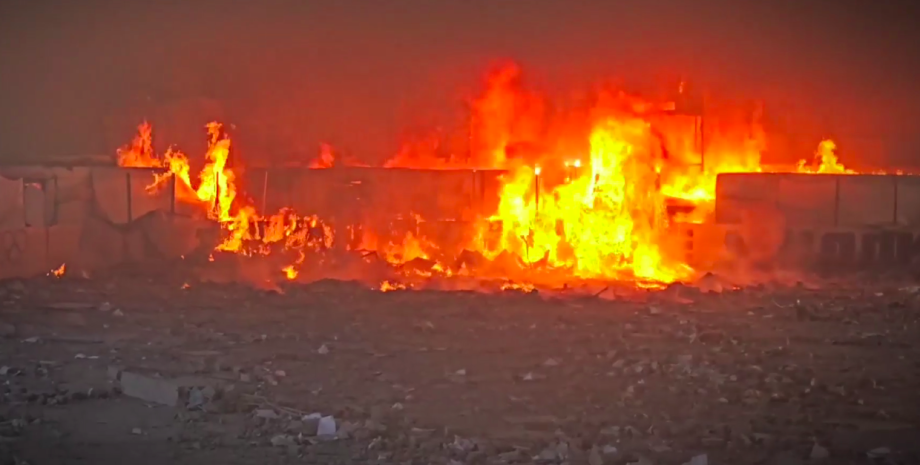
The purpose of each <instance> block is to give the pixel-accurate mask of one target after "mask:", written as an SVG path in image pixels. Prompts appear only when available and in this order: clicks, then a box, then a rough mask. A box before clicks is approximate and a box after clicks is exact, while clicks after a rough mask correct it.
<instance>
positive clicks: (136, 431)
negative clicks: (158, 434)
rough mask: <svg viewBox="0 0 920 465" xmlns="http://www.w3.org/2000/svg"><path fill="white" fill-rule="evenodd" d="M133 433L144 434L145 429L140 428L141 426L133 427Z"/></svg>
mask: <svg viewBox="0 0 920 465" xmlns="http://www.w3.org/2000/svg"><path fill="white" fill-rule="evenodd" d="M131 434H135V435H138V436H140V435H141V434H144V431H143V430H142V429H140V428H132V429H131Z"/></svg>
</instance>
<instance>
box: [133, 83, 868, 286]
mask: <svg viewBox="0 0 920 465" xmlns="http://www.w3.org/2000/svg"><path fill="white" fill-rule="evenodd" d="M675 91H676V94H675V95H674V98H673V100H667V99H664V100H662V101H652V100H646V99H642V98H639V97H636V96H633V95H629V94H627V93H625V92H622V91H619V90H611V89H603V90H601V91H599V92H597V93H596V95H594V96H593V98H592V99H588V100H586V101H585V102H581V103H578V104H576V105H574V106H573V105H569V106H563V107H559V106H558V105H553V104H552V102H550V101H549V100H548V99H547V98H546V97H544V96H542V95H540V94H538V93H535V92H532V91H530V90H527V89H526V87H525V85H524V80H523V74H522V72H521V69H520V68H519V67H518V66H516V65H508V66H504V67H501V68H498V69H497V70H495V71H494V72H492V73H489V74H488V75H487V77H486V80H485V86H484V89H483V92H482V94H481V96H480V97H479V98H477V99H474V100H473V101H472V102H470V106H469V108H470V111H471V114H470V118H469V138H468V139H469V147H468V150H467V151H465V152H464V153H461V152H458V151H457V150H452V149H450V147H449V144H447V142H446V141H444V140H441V138H440V136H428V137H423V138H420V139H416V140H413V141H411V142H407V143H406V144H405V145H403V146H402V147H401V148H400V150H399V151H398V152H397V153H396V154H395V156H394V157H393V158H391V159H390V160H388V161H386V162H385V163H384V167H387V168H415V169H455V168H464V169H497V170H504V171H505V174H504V175H502V177H501V179H500V183H501V184H500V186H499V187H498V206H497V208H496V209H495V211H490V212H479V213H477V215H475V216H474V218H472V220H471V221H469V222H467V223H464V224H468V225H469V226H468V229H470V230H469V231H466V233H467V236H468V237H467V239H466V240H465V243H464V245H463V247H464V248H465V250H466V251H472V252H475V253H477V254H479V255H481V256H483V257H485V258H486V259H488V260H490V261H492V262H493V263H499V262H501V263H504V264H507V266H505V267H504V268H502V269H501V270H500V271H497V272H496V271H495V270H492V271H491V273H493V274H494V273H498V274H502V273H504V274H505V275H504V276H501V277H502V278H505V279H514V280H515V281H516V282H518V283H516V284H512V283H507V284H504V285H502V288H504V289H521V290H525V291H527V290H532V289H533V288H534V287H533V284H532V283H530V281H532V280H536V279H537V278H538V279H539V281H540V282H541V283H550V284H552V285H559V286H561V285H563V284H566V283H567V282H568V280H572V279H598V280H630V281H634V282H635V283H636V284H637V285H638V286H641V287H644V288H657V287H660V286H661V285H662V283H670V282H674V281H678V280H684V279H688V278H690V277H692V276H693V275H694V274H695V273H696V270H693V269H692V268H691V267H690V266H689V265H688V264H687V263H686V260H685V256H684V254H683V251H682V250H681V249H680V248H679V247H675V246H674V245H675V234H674V229H673V228H672V226H673V225H674V223H675V222H676V221H681V222H698V223H699V222H704V221H707V220H708V218H709V217H710V213H711V212H712V211H713V208H714V201H715V185H716V177H717V176H718V174H720V173H728V172H759V171H762V170H763V168H762V167H761V164H760V157H761V153H762V152H763V151H764V149H765V147H766V135H765V133H764V131H763V129H762V127H761V124H760V119H761V109H760V108H755V109H746V110H744V111H743V112H738V114H726V115H721V116H722V117H720V118H715V119H710V118H707V120H706V122H705V132H704V119H703V105H702V100H701V99H702V97H701V96H700V95H701V94H699V93H694V91H693V89H692V88H690V87H689V86H688V85H687V83H685V82H681V83H680V85H679V87H678V88H677V89H675ZM559 108H564V111H562V110H559ZM550 109H553V110H554V111H550ZM207 133H208V141H209V144H208V150H207V153H206V154H205V156H204V166H203V168H202V169H201V170H200V171H199V173H198V176H197V177H196V178H194V179H193V177H192V174H191V173H192V169H191V166H190V163H189V159H188V157H187V156H186V155H184V154H183V153H182V152H180V151H179V150H176V149H173V148H170V149H169V150H168V151H167V152H166V153H165V154H163V156H162V157H156V156H155V154H154V153H153V148H152V147H153V146H152V137H153V131H152V128H151V126H150V125H149V124H147V123H143V124H142V125H141V126H140V127H139V128H138V135H137V137H136V138H135V140H134V141H133V142H132V143H131V144H130V145H128V146H126V147H124V148H123V149H121V150H119V152H118V163H119V165H120V166H138V167H141V166H143V167H156V168H161V169H163V170H164V171H165V173H164V174H159V175H156V176H155V179H154V181H153V183H152V184H151V185H150V186H148V190H150V191H151V192H155V191H157V190H158V189H161V188H163V187H164V186H167V185H168V183H167V181H168V180H169V179H170V178H174V179H175V180H176V193H177V199H178V200H179V201H181V202H184V203H188V204H192V205H199V206H200V210H201V213H202V214H203V215H204V216H205V217H206V218H208V219H210V220H213V221H215V222H217V223H219V224H220V226H221V229H222V230H223V236H222V239H221V242H220V243H219V244H218V245H217V246H216V250H218V251H222V252H230V253H238V254H244V255H265V256H267V255H270V254H273V253H276V252H279V253H281V254H282V255H283V256H284V257H285V260H286V264H284V266H279V267H278V268H276V270H278V271H280V272H281V273H279V275H283V276H284V278H286V279H288V280H295V279H298V277H299V276H302V274H301V273H300V271H301V270H302V267H303V266H304V264H305V263H307V262H309V261H308V260H307V258H308V257H309V256H311V254H312V253H314V252H317V251H320V250H326V249H329V248H331V247H332V246H333V242H334V240H335V237H334V234H333V230H332V228H331V227H330V226H329V225H328V224H326V223H325V222H324V221H323V220H322V219H321V218H319V217H317V216H315V215H310V214H309V213H310V212H295V211H293V210H292V209H289V208H288V209H283V210H282V211H280V212H277V213H275V214H268V213H267V212H259V211H257V209H256V208H255V206H254V205H252V204H251V202H250V201H248V200H247V198H246V196H244V195H240V194H241V193H240V191H239V188H238V185H237V179H238V178H239V176H240V174H241V173H240V171H239V168H236V167H233V166H232V164H231V163H229V162H230V155H231V140H230V138H229V136H228V135H227V134H226V133H224V132H223V130H222V127H221V125H220V124H219V123H210V124H209V125H208V126H207ZM703 134H705V138H704V137H703ZM704 139H705V141H704ZM835 149H836V146H835V144H834V142H833V141H830V140H825V141H822V142H821V143H820V144H819V146H818V149H817V152H816V154H815V157H814V161H813V162H811V163H806V161H805V160H802V161H801V162H800V163H799V165H798V166H794V167H789V169H788V170H787V171H790V172H802V173H853V171H852V170H849V169H846V168H845V167H844V166H843V165H842V164H841V163H840V162H839V160H838V159H837V156H836V154H835ZM336 163H337V156H336V153H335V152H334V150H333V148H332V147H331V146H329V145H326V144H323V145H321V147H320V153H319V156H318V157H317V158H316V159H315V160H312V161H310V162H309V163H308V164H306V166H308V167H309V168H312V169H324V168H332V167H334V166H336ZM345 165H349V166H355V165H360V163H358V162H356V161H354V160H350V159H347V157H346V159H345ZM676 203H679V204H680V205H682V206H684V207H686V206H689V210H690V212H689V213H686V212H685V213H680V214H678V215H676V216H672V215H669V214H668V208H669V206H670V205H673V204H676ZM414 221H415V223H416V224H417V225H418V224H423V223H424V222H425V219H424V218H421V217H419V216H418V215H415V218H414ZM257 224H259V225H261V227H256V226H255V225H257ZM354 226H362V228H361V233H360V234H361V235H360V237H359V242H360V245H359V247H358V248H357V249H356V250H358V251H372V252H374V253H376V255H377V256H378V257H380V258H381V259H383V260H384V261H386V262H388V263H389V264H392V265H397V268H398V269H399V270H401V272H403V273H404V274H406V275H412V276H414V277H422V278H425V277H430V276H435V275H437V276H442V277H457V276H461V275H462V276H477V275H479V274H485V273H486V272H485V271H482V270H480V269H475V268H471V266H473V265H469V264H467V263H463V264H461V265H450V263H454V260H453V258H454V257H451V256H450V255H449V254H450V253H453V252H450V251H449V250H448V248H447V247H445V246H444V244H442V243H439V242H438V241H437V240H436V239H433V238H430V237H426V236H425V235H424V234H423V233H421V232H419V231H410V232H406V233H402V234H400V235H394V234H392V231H387V230H383V229H379V228H378V229H374V228H373V227H371V225H354ZM353 252H354V250H353ZM420 262H425V263H427V265H425V266H420V265H419V266H409V265H410V264H413V263H415V264H416V265H417V264H418V263H420ZM493 277H494V276H493ZM405 288H406V286H405V285H403V284H399V283H396V282H391V281H382V282H381V284H380V285H379V289H380V290H381V291H384V292H386V291H388V290H394V289H405Z"/></svg>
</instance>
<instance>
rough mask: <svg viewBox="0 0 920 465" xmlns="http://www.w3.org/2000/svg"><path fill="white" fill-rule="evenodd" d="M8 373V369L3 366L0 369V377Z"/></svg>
mask: <svg viewBox="0 0 920 465" xmlns="http://www.w3.org/2000/svg"><path fill="white" fill-rule="evenodd" d="M9 372H10V367H8V366H6V365H3V366H2V367H0V376H6V375H7V374H8V373H9Z"/></svg>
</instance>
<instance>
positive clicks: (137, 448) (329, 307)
mask: <svg viewBox="0 0 920 465" xmlns="http://www.w3.org/2000/svg"><path fill="white" fill-rule="evenodd" d="M177 279H178V278H177ZM0 302H2V307H0V308H2V310H0V332H2V338H0V366H2V367H0V381H2V382H3V386H2V391H0V392H2V401H0V463H15V464H23V463H28V464H34V465H42V464H65V463H66V464H71V463H73V464H78V463H79V464H102V463H132V464H135V465H146V464H162V463H178V464H184V463H189V464H191V463H195V464H205V465H206V464H218V463H219V464H231V463H240V464H256V463H259V464H262V463H400V464H429V463H439V464H451V465H459V464H474V463H550V464H555V463H571V464H576V463H588V464H590V465H606V464H626V463H639V464H642V465H649V464H684V463H690V464H692V465H700V464H757V463H765V464H775V465H787V464H796V463H812V462H823V463H841V464H849V463H854V464H856V463H898V464H911V463H920V441H918V439H920V396H918V395H917V393H918V388H920V346H918V341H920V340H918V334H920V326H918V322H920V317H918V315H920V313H918V310H920V286H914V285H910V283H905V282H903V281H899V282H897V283H894V282H892V281H891V280H889V282H888V283H887V284H886V283H879V282H874V283H873V282H871V281H870V280H867V279H850V280H849V281H847V282H845V283H837V284H834V283H830V282H827V283H822V284H821V285H819V286H801V285H799V286H795V285H791V286H772V285H771V286H757V287H748V288H743V289H739V290H725V291H723V292H719V293H716V292H701V291H700V289H699V288H695V287H690V286H682V285H675V286H671V287H670V288H668V289H666V290H657V291H645V290H621V289H619V288H617V289H613V290H608V291H607V292H606V293H603V294H602V295H600V296H594V295H592V294H591V293H588V294H583V293H582V294H580V295H579V294H578V293H574V292H557V293H545V292H542V293H522V292H503V293H498V294H485V293H475V292H443V291H394V292H387V293H382V292H378V291H373V290H370V289H368V288H367V286H364V285H360V284H357V283H350V282H335V281H322V282H317V283H313V284H309V285H297V286H291V287H288V288H285V289H284V292H283V293H275V292H262V291H257V290H253V289H250V288H247V287H244V286H240V285H207V284H200V285H192V286H190V287H187V288H183V282H182V281H181V280H171V279H151V278H145V277H129V276H118V277H97V278H94V279H93V280H83V279H76V278H68V277H64V278H62V279H57V278H50V277H49V278H42V279H36V280H27V281H8V282H4V283H0ZM119 370H121V371H119ZM119 372H120V373H122V375H121V376H122V378H121V381H119V380H118V376H119V375H118V373H119ZM125 372H141V373H147V374H155V375H156V376H159V377H162V378H163V379H174V378H176V377H180V376H195V377H198V378H200V379H207V380H208V382H209V383H210V382H213V385H214V386H217V387H216V388H214V389H213V390H211V391H208V392H207V398H205V399H204V400H202V399H199V398H196V397H194V396H195V395H197V394H200V393H201V392H203V391H200V390H198V392H197V394H195V393H191V392H189V391H183V395H185V396H187V397H183V399H182V400H181V401H180V402H179V405H177V406H175V407H169V406H162V405H157V404H155V403H152V402H145V401H144V400H141V399H137V398H134V397H131V396H129V395H127V394H126V393H122V392H121V391H120V387H121V383H123V382H124V374H123V373H125ZM209 385H211V384H209ZM196 399H197V400H196ZM313 413H319V414H321V415H322V416H332V417H333V418H334V420H335V422H336V432H335V435H321V436H317V435H316V434H317V425H316V419H315V416H312V415H310V414H313Z"/></svg>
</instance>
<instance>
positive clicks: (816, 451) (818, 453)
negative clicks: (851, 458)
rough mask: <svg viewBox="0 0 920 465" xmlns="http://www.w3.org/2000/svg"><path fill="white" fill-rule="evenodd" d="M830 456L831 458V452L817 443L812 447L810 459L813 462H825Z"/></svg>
mask: <svg viewBox="0 0 920 465" xmlns="http://www.w3.org/2000/svg"><path fill="white" fill-rule="evenodd" d="M830 456H831V453H830V451H828V450H827V449H826V448H824V447H821V445H820V444H818V443H817V442H816V443H815V444H814V445H813V446H811V454H810V455H809V457H810V458H811V459H812V460H823V459H826V458H828V457H830Z"/></svg>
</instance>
